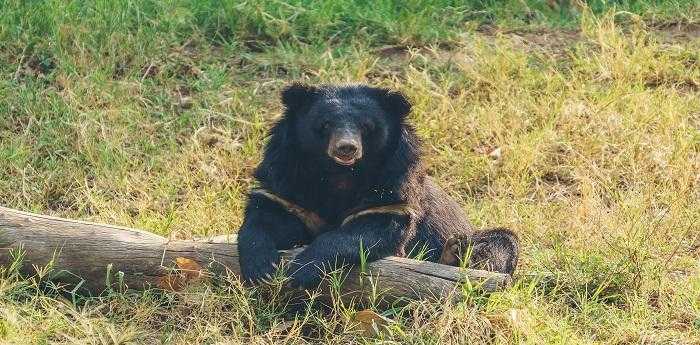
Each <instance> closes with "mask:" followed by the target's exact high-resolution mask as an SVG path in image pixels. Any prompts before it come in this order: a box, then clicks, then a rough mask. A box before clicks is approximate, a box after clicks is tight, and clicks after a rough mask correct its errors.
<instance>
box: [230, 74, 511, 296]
mask: <svg viewBox="0 0 700 345" xmlns="http://www.w3.org/2000/svg"><path fill="white" fill-rule="evenodd" d="M282 102H283V103H284V105H285V108H286V109H285V112H284V114H283V116H282V118H281V119H280V120H279V121H278V122H277V123H276V124H275V125H274V126H273V127H272V129H271V130H270V138H269V142H268V144H267V146H266V148H265V152H264V157H263V160H262V162H261V163H260V165H259V166H258V168H257V169H256V172H255V177H256V179H257V180H258V181H259V183H260V186H261V187H262V188H265V189H267V190H268V191H270V192H272V193H274V194H276V195H278V196H280V197H282V198H284V199H286V200H288V201H290V202H293V203H295V204H296V205H299V206H301V207H303V208H305V209H307V210H311V211H313V212H316V213H317V214H318V215H319V216H320V217H321V218H323V219H324V220H325V221H326V223H327V225H326V226H325V227H324V228H323V229H321V231H320V234H318V236H313V235H311V233H310V232H309V231H308V229H306V228H305V226H304V224H303V223H302V222H301V221H300V220H299V219H298V218H297V217H296V216H294V215H292V214H290V213H289V212H287V211H286V210H285V209H284V208H283V207H282V206H281V205H279V204H278V203H276V202H274V201H271V200H269V199H267V198H266V197H264V196H261V195H259V194H251V195H250V198H249V201H248V205H247V208H246V211H245V220H244V222H243V225H242V227H241V229H240V231H239V237H238V248H239V254H240V264H241V271H242V274H243V277H244V278H245V279H246V280H248V281H258V280H260V279H264V278H265V277H266V276H267V275H272V273H274V271H275V269H276V264H277V263H278V262H279V259H280V258H279V255H278V252H277V251H278V250H282V249H289V248H292V247H295V246H299V245H308V247H307V248H306V249H305V250H304V251H303V252H301V253H300V254H299V255H298V256H297V258H296V260H295V262H294V263H293V264H292V265H291V267H290V269H289V274H290V277H291V278H292V282H293V283H294V285H297V286H302V287H313V286H315V285H317V284H318V283H319V281H320V276H321V273H322V269H323V268H324V267H326V268H327V267H334V266H336V265H338V264H357V263H359V260H360V247H361V246H362V247H363V248H364V249H365V251H366V252H367V253H368V259H369V260H370V261H371V260H376V259H379V258H382V257H386V256H390V255H406V254H407V253H408V252H411V251H417V250H421V249H423V250H426V249H427V250H428V252H427V259H428V260H431V261H437V260H438V259H439V258H440V255H441V251H442V248H443V245H444V244H445V241H446V240H447V239H448V238H449V237H453V236H459V237H462V238H463V237H464V236H469V234H471V233H473V229H472V227H471V225H470V224H469V222H468V220H467V218H466V216H465V215H464V214H463V212H462V210H461V208H460V207H459V205H458V204H457V203H456V202H455V201H454V200H452V199H451V198H450V197H449V196H448V195H447V194H446V193H445V192H444V191H442V190H441V189H440V188H439V187H437V186H436V185H435V184H434V183H433V181H432V180H431V179H430V178H429V177H427V176H426V174H425V171H424V169H423V166H422V164H421V161H420V155H421V152H420V140H419V139H418V137H417V136H416V134H415V132H414V130H413V128H412V127H411V126H410V125H408V124H407V123H405V118H406V115H408V113H409V112H410V110H411V105H410V103H409V102H408V101H407V100H406V98H405V97H404V96H403V95H401V94H400V93H397V92H393V91H390V90H387V89H381V88H373V87H369V86H363V85H355V86H320V87H313V86H305V85H300V84H294V85H291V86H289V87H288V88H287V89H285V90H284V91H283V93H282ZM341 130H344V131H346V132H347V133H353V135H355V136H356V137H357V138H359V140H360V141H361V146H362V150H361V151H362V157H361V158H360V159H358V160H357V161H356V162H355V163H354V164H353V165H352V166H343V165H340V164H338V163H337V162H336V161H334V159H333V158H332V157H331V155H330V154H329V153H328V152H330V151H329V145H330V140H331V139H329V138H330V137H332V134H333V133H337V131H341ZM334 131H335V132H334ZM346 132H344V133H346ZM399 203H406V204H408V205H409V206H410V207H411V208H412V209H413V210H414V211H415V217H412V218H411V217H408V216H404V215H396V214H372V215H366V216H363V217H359V218H357V219H355V220H353V221H351V222H349V223H348V224H346V225H345V226H341V225H340V224H341V222H342V220H343V219H344V218H345V217H347V216H348V215H350V214H352V213H353V212H356V211H358V210H363V209H367V208H371V207H376V206H382V205H395V204H399ZM500 239H501V238H500V237H499V240H500ZM511 248H516V250H517V245H516V246H511ZM511 254H512V255H510V258H509V259H506V261H508V260H510V262H512V260H511V259H512V258H513V257H514V258H515V260H517V253H511ZM496 266H498V265H496ZM505 266H507V265H500V266H498V267H497V268H504V269H505V270H507V271H509V272H508V273H511V272H512V270H511V267H510V266H508V267H507V269H506V267H505ZM512 266H513V268H514V264H513V265H512Z"/></svg>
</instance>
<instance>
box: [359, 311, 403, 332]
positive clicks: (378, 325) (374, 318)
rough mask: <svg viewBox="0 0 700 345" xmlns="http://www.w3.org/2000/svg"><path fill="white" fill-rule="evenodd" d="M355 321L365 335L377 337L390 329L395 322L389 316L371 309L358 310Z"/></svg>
mask: <svg viewBox="0 0 700 345" xmlns="http://www.w3.org/2000/svg"><path fill="white" fill-rule="evenodd" d="M353 321H354V322H355V323H357V326H358V327H359V328H360V329H361V330H362V331H363V335H364V336H365V337H372V338H376V337H379V336H380V335H382V334H384V333H385V332H387V331H388V329H387V327H388V326H390V325H392V324H393V323H395V321H394V320H391V319H389V318H387V317H384V316H381V315H379V314H377V313H375V312H373V311H371V310H369V309H365V310H362V311H358V312H357V313H355V317H353Z"/></svg>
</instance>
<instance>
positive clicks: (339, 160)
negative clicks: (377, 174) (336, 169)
mask: <svg viewBox="0 0 700 345" xmlns="http://www.w3.org/2000/svg"><path fill="white" fill-rule="evenodd" d="M333 160H334V161H335V162H336V163H338V164H340V165H343V166H351V165H353V164H355V162H357V157H347V158H344V157H338V156H333Z"/></svg>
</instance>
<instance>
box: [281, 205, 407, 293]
mask: <svg viewBox="0 0 700 345" xmlns="http://www.w3.org/2000/svg"><path fill="white" fill-rule="evenodd" d="M408 222H409V218H408V216H405V215H395V214H373V215H366V216H362V217H359V218H358V219H355V220H352V221H350V222H349V223H348V224H346V225H343V226H342V227H340V228H338V229H336V230H333V231H328V232H325V233H322V234H321V235H319V236H318V237H316V238H315V239H314V241H313V242H311V244H310V245H309V246H308V247H306V249H304V250H303V251H302V252H301V253H299V255H297V256H296V257H295V258H294V261H293V262H291V263H290V265H289V276H290V277H291V279H292V281H291V285H292V286H296V287H302V288H313V287H315V286H317V285H318V284H319V283H320V281H321V279H322V277H323V274H324V271H325V272H330V271H332V270H334V269H335V268H337V267H341V266H343V265H351V266H352V265H357V264H359V263H360V262H361V258H362V257H364V258H365V259H366V260H367V261H368V262H370V261H374V260H378V259H381V258H384V257H387V256H390V255H394V254H396V253H397V250H398V248H399V247H402V245H403V244H402V240H403V237H404V234H405V231H406V228H407V226H408Z"/></svg>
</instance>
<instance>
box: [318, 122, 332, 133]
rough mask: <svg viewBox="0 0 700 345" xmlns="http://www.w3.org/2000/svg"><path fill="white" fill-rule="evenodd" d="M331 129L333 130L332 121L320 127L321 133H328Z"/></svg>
mask: <svg viewBox="0 0 700 345" xmlns="http://www.w3.org/2000/svg"><path fill="white" fill-rule="evenodd" d="M329 129H331V122H330V121H324V122H323V123H321V125H320V126H319V127H318V131H319V133H327V132H328V130H329Z"/></svg>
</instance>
